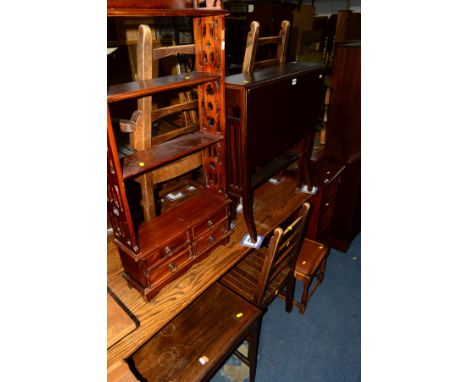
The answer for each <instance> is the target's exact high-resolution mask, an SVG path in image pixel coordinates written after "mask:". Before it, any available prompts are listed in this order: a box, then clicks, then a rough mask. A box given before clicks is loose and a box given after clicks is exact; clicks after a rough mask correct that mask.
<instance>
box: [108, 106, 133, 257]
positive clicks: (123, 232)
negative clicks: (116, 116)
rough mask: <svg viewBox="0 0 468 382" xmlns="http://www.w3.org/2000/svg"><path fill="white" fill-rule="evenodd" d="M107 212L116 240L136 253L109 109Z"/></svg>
mask: <svg viewBox="0 0 468 382" xmlns="http://www.w3.org/2000/svg"><path fill="white" fill-rule="evenodd" d="M107 214H108V216H109V220H110V222H111V225H112V229H113V230H114V235H115V238H116V240H117V241H118V242H119V243H120V244H121V245H124V246H125V247H126V248H128V249H129V250H130V251H132V252H133V253H138V252H139V251H140V248H139V246H138V243H137V240H136V236H135V231H134V229H133V223H132V218H131V215H130V210H129V207H128V203H127V197H126V195H125V186H124V183H123V179H122V171H121V168H120V163H119V159H118V153H117V147H116V145H115V140H114V132H113V130H112V122H111V119H110V115H109V110H108V111H107Z"/></svg>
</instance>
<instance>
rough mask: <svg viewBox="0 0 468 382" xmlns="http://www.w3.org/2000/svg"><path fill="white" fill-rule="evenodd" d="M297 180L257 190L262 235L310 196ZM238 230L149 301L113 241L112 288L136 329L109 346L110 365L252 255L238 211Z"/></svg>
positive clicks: (257, 221) (110, 259)
mask: <svg viewBox="0 0 468 382" xmlns="http://www.w3.org/2000/svg"><path fill="white" fill-rule="evenodd" d="M295 187H296V182H295V180H294V179H291V178H287V177H284V178H283V181H282V182H281V183H279V184H277V185H273V184H271V183H266V184H264V185H263V186H261V187H260V188H258V189H257V190H256V191H255V196H254V211H255V224H256V227H257V231H258V233H259V234H260V235H264V236H266V235H268V234H269V233H271V232H272V231H273V230H274V228H275V227H276V226H278V225H279V224H281V222H282V221H283V220H285V219H286V218H287V217H288V216H290V215H291V214H292V213H293V212H294V211H295V210H296V209H298V208H299V207H300V206H301V205H302V204H303V203H304V202H305V201H307V200H308V199H309V195H308V194H305V193H299V192H296V190H295ZM235 223H236V226H235V227H234V232H233V233H232V235H231V240H230V242H229V244H228V245H227V246H224V247H220V248H217V249H216V250H215V251H213V252H212V253H211V254H210V255H209V256H208V257H207V258H206V259H204V260H203V261H201V262H200V263H197V264H195V265H194V266H193V267H192V268H191V269H190V270H189V271H188V272H187V273H185V274H184V275H183V276H181V277H180V278H178V279H177V280H175V281H174V282H172V283H171V284H169V285H167V286H166V287H165V288H164V289H162V290H161V292H160V293H159V294H158V295H157V296H156V297H155V298H154V299H153V300H152V301H151V302H146V301H145V300H144V298H143V297H142V296H141V295H140V293H139V292H137V291H136V290H135V289H131V288H130V287H129V286H128V284H127V282H126V281H125V279H124V278H123V277H122V266H121V264H120V261H119V256H118V252H117V249H116V247H115V245H114V244H113V243H112V241H111V240H109V242H108V254H107V256H108V259H107V265H108V276H107V277H108V279H107V285H108V291H109V293H111V294H112V295H114V296H116V298H117V299H118V300H119V301H120V303H121V304H122V305H123V306H124V307H125V310H127V313H129V314H130V315H131V316H132V318H133V320H134V321H135V322H136V328H134V329H132V330H131V331H130V332H128V333H126V334H125V335H124V336H122V338H120V339H119V340H117V341H116V342H115V343H113V344H112V345H111V346H109V347H108V349H107V366H108V368H110V367H112V366H113V365H114V364H116V363H118V362H120V361H121V360H124V359H126V358H128V357H129V356H130V355H132V354H133V353H134V352H135V351H136V350H137V349H138V348H139V347H140V346H141V345H143V344H144V343H145V342H146V341H148V340H149V339H150V338H151V337H152V336H153V335H154V334H155V333H157V332H158V331H159V330H160V329H162V328H163V327H164V326H165V325H166V324H167V323H168V322H169V321H170V320H171V319H172V318H174V317H175V316H176V315H177V314H178V313H179V312H180V311H182V309H184V308H185V307H186V306H187V305H189V304H190V303H191V302H192V301H193V300H194V299H195V298H196V297H198V296H199V295H200V294H201V293H202V292H203V291H205V290H206V289H207V288H208V287H209V286H210V285H212V284H213V283H214V282H215V281H216V280H217V279H218V278H220V277H221V276H222V275H223V274H224V273H225V272H227V271H228V270H229V269H230V268H231V267H233V266H234V265H235V264H236V263H237V262H238V261H240V260H241V259H242V258H243V257H244V256H246V255H247V254H248V253H249V252H250V251H251V249H250V248H247V247H243V246H241V245H240V241H241V240H242V238H243V237H244V235H245V233H247V227H246V225H245V221H244V218H243V215H242V214H239V215H238V218H237V220H236V222H235Z"/></svg>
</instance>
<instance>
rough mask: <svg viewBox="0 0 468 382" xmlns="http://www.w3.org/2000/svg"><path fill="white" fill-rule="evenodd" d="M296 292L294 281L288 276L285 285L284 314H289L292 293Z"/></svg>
mask: <svg viewBox="0 0 468 382" xmlns="http://www.w3.org/2000/svg"><path fill="white" fill-rule="evenodd" d="M295 291H296V279H295V277H294V276H293V275H290V276H289V279H288V281H287V283H286V312H288V313H291V311H292V309H293V306H294V303H293V301H294V292H295Z"/></svg>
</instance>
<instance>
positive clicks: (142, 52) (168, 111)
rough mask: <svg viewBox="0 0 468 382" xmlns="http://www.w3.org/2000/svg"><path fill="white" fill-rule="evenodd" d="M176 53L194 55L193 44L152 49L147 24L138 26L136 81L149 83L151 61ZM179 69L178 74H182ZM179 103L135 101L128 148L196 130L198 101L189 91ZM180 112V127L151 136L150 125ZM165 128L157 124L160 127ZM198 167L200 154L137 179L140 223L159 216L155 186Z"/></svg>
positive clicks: (157, 141)
mask: <svg viewBox="0 0 468 382" xmlns="http://www.w3.org/2000/svg"><path fill="white" fill-rule="evenodd" d="M179 54H185V55H186V54H195V45H194V44H188V45H178V46H167V47H157V48H153V36H152V33H151V29H150V27H149V26H148V25H140V27H139V29H138V43H137V64H138V67H137V70H138V80H149V79H152V78H154V77H155V75H154V73H153V61H156V60H162V59H164V58H166V57H169V56H173V55H179ZM178 67H179V73H178V74H182V71H181V70H180V66H179V65H178ZM178 98H179V101H180V102H179V103H177V104H172V105H169V106H165V107H158V106H157V104H156V103H153V102H152V97H151V96H149V97H142V98H140V99H138V110H139V111H140V116H139V119H138V120H137V121H136V123H135V124H134V126H135V128H134V130H133V131H132V132H131V134H130V146H131V147H132V148H133V149H135V150H137V151H140V150H145V149H148V148H150V147H151V146H154V145H157V144H160V143H163V142H165V141H168V140H170V139H173V138H176V137H178V136H180V135H183V134H187V133H189V132H192V131H194V130H197V129H198V124H197V113H196V111H195V110H196V109H197V108H198V101H197V100H196V99H194V97H193V96H192V93H191V92H190V91H183V92H179V93H178ZM180 113H182V116H183V117H182V120H183V122H184V123H183V125H181V126H172V127H171V128H169V129H166V131H165V132H163V133H160V134H158V135H156V136H153V134H152V130H153V124H154V122H155V121H162V118H165V117H168V116H171V115H174V114H180ZM162 124H165V125H166V126H167V125H168V123H167V122H161V125H162ZM201 165H202V152H201V151H200V152H197V153H194V154H192V155H190V156H187V157H184V158H182V159H180V160H177V161H175V162H172V163H171V164H170V165H167V166H163V167H160V168H158V169H155V170H154V171H152V172H150V173H147V174H145V175H143V176H142V177H140V178H139V179H138V182H139V183H140V186H141V194H142V195H141V197H142V200H141V205H142V207H143V215H144V220H145V221H149V220H150V219H152V218H153V217H154V216H156V215H159V213H160V209H161V206H160V204H159V200H158V199H159V197H158V198H157V200H156V201H155V198H154V193H156V195H157V196H159V186H160V184H161V183H162V182H165V181H168V180H171V179H174V178H177V177H179V176H180V175H182V174H185V173H187V172H189V171H191V170H194V169H196V168H198V167H199V166H201Z"/></svg>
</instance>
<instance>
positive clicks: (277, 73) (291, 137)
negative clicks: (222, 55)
mask: <svg viewBox="0 0 468 382" xmlns="http://www.w3.org/2000/svg"><path fill="white" fill-rule="evenodd" d="M324 70H325V66H324V65H323V64H320V63H305V62H300V63H299V62H289V63H286V64H284V65H277V66H272V67H268V68H265V69H260V70H257V71H254V72H253V73H250V74H249V73H240V74H237V75H232V76H228V77H226V103H227V118H226V130H227V131H226V132H227V182H228V193H229V195H230V196H231V197H232V198H233V199H235V200H239V198H242V207H243V213H244V218H245V219H246V223H247V227H248V228H249V234H250V237H251V238H252V241H253V242H255V241H256V239H257V231H256V228H255V222H254V217H253V208H252V206H253V190H254V189H255V188H257V187H258V186H260V185H261V184H263V183H264V182H266V181H267V180H268V179H270V178H271V177H272V176H273V175H275V174H276V173H277V172H278V171H280V170H281V169H284V168H286V167H287V166H288V165H289V164H290V163H291V162H292V161H294V160H295V159H297V158H298V157H299V162H300V165H299V169H302V168H303V167H304V166H305V167H307V163H308V161H307V160H303V158H309V157H310V149H311V147H310V146H311V145H310V142H308V141H310V140H311V137H313V133H314V120H315V118H317V116H318V114H319V111H320V104H321V100H322V94H323V91H322V89H323V72H324ZM300 142H302V145H301V150H299V153H297V152H294V151H291V149H293V148H294V146H296V145H298V144H299V143H300ZM302 172H305V173H306V172H307V171H302V170H299V171H298V174H299V176H298V188H299V187H300V186H301V182H302V177H301V176H300V175H301V173H302ZM233 205H234V206H235V205H236V203H234V204H233Z"/></svg>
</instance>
